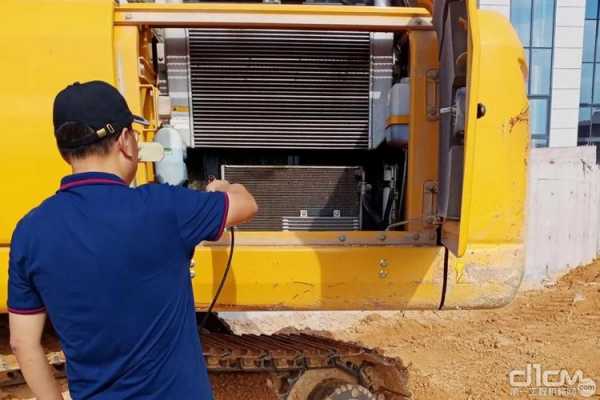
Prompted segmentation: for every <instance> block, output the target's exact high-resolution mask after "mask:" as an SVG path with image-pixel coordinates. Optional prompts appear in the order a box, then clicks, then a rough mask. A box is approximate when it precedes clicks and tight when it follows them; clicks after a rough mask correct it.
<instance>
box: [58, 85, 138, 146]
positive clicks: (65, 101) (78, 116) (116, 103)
mask: <svg viewBox="0 0 600 400" xmlns="http://www.w3.org/2000/svg"><path fill="white" fill-rule="evenodd" d="M53 120H54V133H55V135H56V141H57V144H58V147H59V148H61V149H74V148H78V147H83V146H87V145H90V144H92V143H95V142H98V141H100V140H102V139H104V138H105V137H108V136H110V135H119V134H120V133H121V132H122V131H123V129H124V128H127V127H129V126H131V124H132V123H134V122H136V123H138V124H142V125H144V126H148V125H149V122H148V121H147V120H145V119H144V118H142V117H140V116H137V115H134V114H133V113H132V112H131V111H130V110H129V107H128V106H127V102H126V101H125V98H123V96H122V95H121V93H119V91H118V90H117V89H116V88H115V87H113V86H112V85H110V84H109V83H106V82H103V81H91V82H85V83H79V82H75V83H73V84H72V85H69V86H67V87H66V88H64V89H63V90H61V91H60V92H59V93H58V94H57V95H56V98H55V99H54V112H53ZM67 124H81V126H83V127H84V129H83V130H82V131H84V132H87V133H85V134H83V135H81V136H80V137H76V138H73V137H70V138H62V137H60V135H57V134H56V133H57V131H58V130H59V129H60V128H61V127H63V126H65V125H67Z"/></svg>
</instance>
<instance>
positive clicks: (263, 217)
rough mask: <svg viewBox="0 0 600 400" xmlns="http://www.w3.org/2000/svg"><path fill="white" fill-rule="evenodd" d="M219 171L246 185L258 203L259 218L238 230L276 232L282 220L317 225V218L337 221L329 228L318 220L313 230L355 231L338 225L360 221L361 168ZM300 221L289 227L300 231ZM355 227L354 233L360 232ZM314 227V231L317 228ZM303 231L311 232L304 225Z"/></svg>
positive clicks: (233, 168) (236, 168) (282, 225)
mask: <svg viewBox="0 0 600 400" xmlns="http://www.w3.org/2000/svg"><path fill="white" fill-rule="evenodd" d="M222 168H223V170H222V175H223V178H224V179H227V180H228V181H230V182H234V183H241V184H243V185H245V186H246V187H247V188H248V190H249V191H250V193H252V194H253V195H254V197H255V198H256V201H257V203H258V208H259V211H258V215H256V217H254V219H253V220H252V221H251V222H250V223H248V224H243V225H241V226H240V229H243V230H250V231H256V230H270V231H273V230H274V231H279V230H282V229H285V227H286V223H285V219H286V218H287V219H288V221H289V220H290V217H301V218H300V219H302V218H304V219H302V221H304V222H307V221H308V219H312V220H313V221H315V222H316V221H317V220H319V219H321V218H320V217H326V218H327V217H328V218H329V219H332V220H333V219H336V221H330V222H331V223H330V224H329V225H323V224H322V222H323V221H324V220H321V223H319V225H318V227H319V228H320V229H315V230H338V229H340V230H347V229H351V230H354V229H355V228H354V225H352V224H345V225H343V226H340V225H339V222H340V221H347V220H346V218H351V219H358V220H359V221H360V186H361V184H362V181H363V179H364V178H363V171H362V169H361V168H360V167H321V166H319V167H313V166H248V165H245V166H242V165H224V166H223V167H222ZM334 216H335V217H334ZM291 219H294V218H291ZM302 221H297V220H294V221H293V222H292V225H294V222H295V223H296V224H295V225H294V226H295V227H299V225H298V223H299V222H302ZM336 222H337V223H338V224H336ZM358 225H359V226H358V227H357V228H356V229H360V223H358ZM287 226H288V228H289V224H288V225H287ZM313 226H314V227H315V228H317V225H316V224H313ZM289 230H299V229H289ZM302 230H312V229H310V226H306V225H305V229H302Z"/></svg>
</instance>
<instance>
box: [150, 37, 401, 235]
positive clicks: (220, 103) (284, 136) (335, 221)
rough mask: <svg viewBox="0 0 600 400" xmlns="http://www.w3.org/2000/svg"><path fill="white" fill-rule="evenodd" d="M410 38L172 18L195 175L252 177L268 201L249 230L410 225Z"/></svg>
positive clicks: (204, 178)
mask: <svg viewBox="0 0 600 400" xmlns="http://www.w3.org/2000/svg"><path fill="white" fill-rule="evenodd" d="M408 45H409V43H408V34H407V33H406V32H402V33H395V34H394V33H385V32H346V31H301V30H257V29H252V30H250V29H174V28H170V29H165V30H164V54H165V57H163V60H164V63H163V65H162V66H161V65H159V66H158V67H159V68H158V70H159V72H160V71H162V79H161V82H162V84H161V91H162V92H163V94H164V95H167V96H169V98H170V101H171V104H172V107H171V109H172V115H171V125H172V126H174V127H175V128H176V129H177V130H178V131H179V132H180V133H181V134H182V137H183V141H184V142H185V145H186V146H187V149H186V151H185V154H186V160H185V165H186V169H187V175H188V182H187V184H188V185H189V186H191V187H194V188H199V189H202V188H203V187H204V186H205V185H206V184H207V182H208V181H209V180H210V179H212V178H215V177H216V178H221V179H227V180H229V181H231V182H237V183H242V184H244V185H247V186H248V187H249V189H250V190H251V191H252V192H253V193H254V194H255V196H256V198H257V202H258V203H259V208H260V211H259V215H258V216H257V217H256V219H255V221H253V222H252V223H250V224H248V225H246V226H244V227H242V229H246V230H259V231H260V230H266V231H278V230H289V231H313V230H332V231H339V230H384V229H386V228H388V227H389V226H390V225H392V224H395V225H398V228H397V229H403V226H404V224H402V223H400V224H398V223H399V222H401V221H403V219H404V197H405V192H406V176H407V160H408V154H407V142H408V120H409V109H408V108H409V106H408V103H409V95H410V83H409V79H408V77H409V62H410V60H409V51H408ZM159 59H160V57H159ZM159 175H160V174H159Z"/></svg>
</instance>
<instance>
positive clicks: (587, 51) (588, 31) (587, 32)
mask: <svg viewBox="0 0 600 400" xmlns="http://www.w3.org/2000/svg"><path fill="white" fill-rule="evenodd" d="M596 25H597V24H596V21H595V20H586V21H585V27H584V30H583V62H590V61H594V42H595V38H596Z"/></svg>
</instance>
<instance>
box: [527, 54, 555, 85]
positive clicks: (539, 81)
mask: <svg viewBox="0 0 600 400" xmlns="http://www.w3.org/2000/svg"><path fill="white" fill-rule="evenodd" d="M551 66H552V50H551V49H531V67H530V69H529V71H530V75H531V76H530V77H529V80H530V82H531V83H530V86H529V94H530V95H532V96H535V95H550V69H551Z"/></svg>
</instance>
